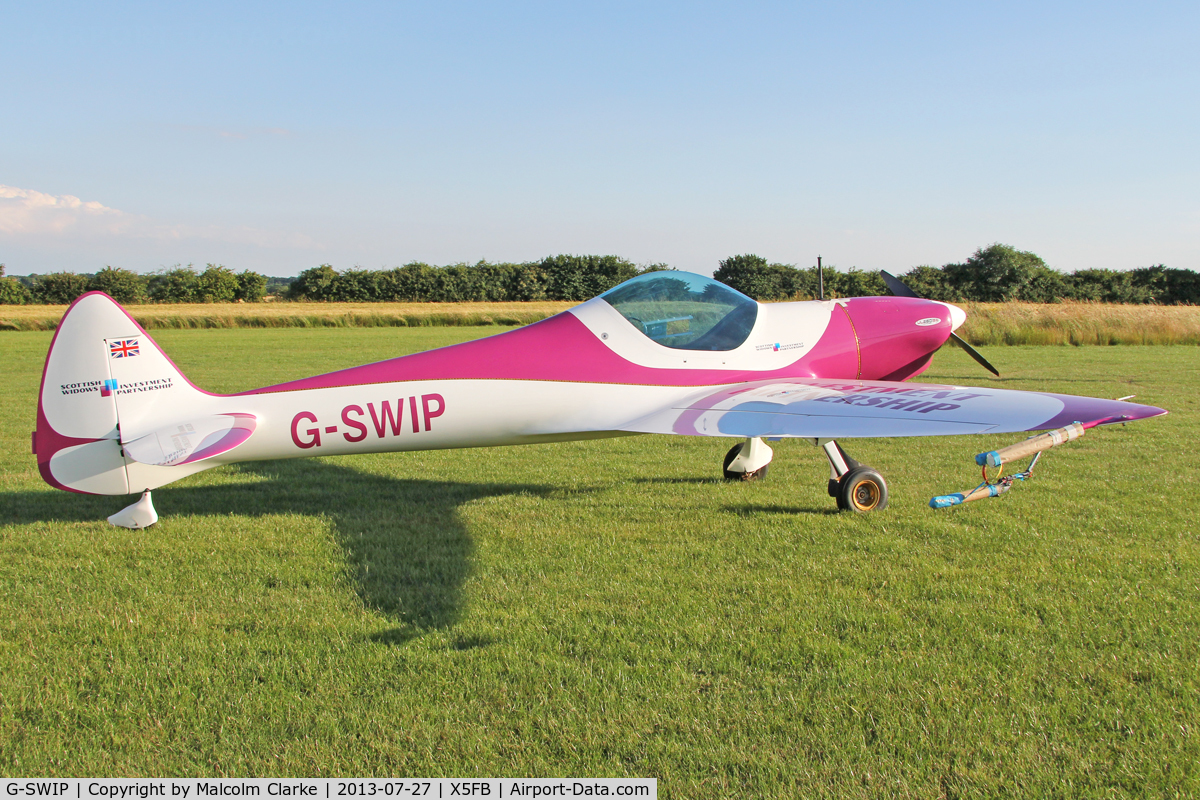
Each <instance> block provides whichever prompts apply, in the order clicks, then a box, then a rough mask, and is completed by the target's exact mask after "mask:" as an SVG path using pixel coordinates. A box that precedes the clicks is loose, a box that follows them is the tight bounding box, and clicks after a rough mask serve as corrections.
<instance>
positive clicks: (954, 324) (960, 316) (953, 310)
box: [942, 303, 967, 331]
mask: <svg viewBox="0 0 1200 800" xmlns="http://www.w3.org/2000/svg"><path fill="white" fill-rule="evenodd" d="M942 305H944V306H945V307H946V310H947V311H949V312H950V330H952V331H956V330H958V328H959V326H960V325H962V324H963V323H964V322H966V321H967V312H965V311H963V310H962V309H961V308H959V307H958V306H956V305H954V304H952V303H942Z"/></svg>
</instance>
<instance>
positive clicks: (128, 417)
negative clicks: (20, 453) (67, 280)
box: [33, 292, 254, 494]
mask: <svg viewBox="0 0 1200 800" xmlns="http://www.w3.org/2000/svg"><path fill="white" fill-rule="evenodd" d="M218 398H219V396H218V395H211V394H208V393H207V392H203V391H201V390H200V389H197V388H196V387H195V386H193V385H192V384H191V383H190V382H189V381H188V380H187V378H185V377H184V376H183V373H182V372H180V371H179V368H178V367H176V366H175V364H174V363H172V362H171V359H169V358H167V356H166V355H165V354H164V353H163V351H162V350H161V349H160V348H159V346H158V344H157V343H156V342H155V341H154V339H152V338H151V337H150V335H149V334H148V333H146V331H145V330H143V329H142V327H141V326H140V325H138V323H137V322H136V321H135V320H134V319H133V318H132V317H130V316H129V315H128V314H127V313H126V312H125V309H123V308H121V306H120V305H118V304H117V302H116V301H115V300H113V299H112V298H111V297H109V296H108V295H106V294H104V293H102V292H90V293H88V294H85V295H83V296H82V297H80V298H79V299H78V300H76V301H75V302H74V303H73V304H72V305H71V307H70V308H68V309H67V313H66V314H64V315H63V318H62V321H61V322H60V323H59V325H58V330H57V331H56V332H55V334H54V340H53V341H52V342H51V344H50V352H49V353H48V354H47V356H46V367H45V370H44V371H43V373H42V388H41V392H40V394H39V396H38V415H37V431H36V432H35V433H34V442H33V445H34V452H35V453H36V454H37V459H38V469H39V470H40V471H41V473H42V477H43V478H44V479H45V480H46V482H47V483H49V484H50V485H51V486H55V487H58V488H60V489H67V490H69V491H74V492H83V493H87V494H129V493H133V492H141V491H143V490H145V489H151V488H154V487H156V486H161V485H163V484H165V483H169V482H171V481H173V480H177V479H178V478H181V477H183V476H184V475H188V474H190V473H192V472H196V471H199V470H201V469H204V468H205V466H207V465H205V464H198V463H197V462H198V461H200V460H202V459H203V458H206V457H209V456H211V455H214V454H215V452H224V451H226V450H229V449H231V448H232V447H236V446H237V445H238V444H241V442H242V441H245V439H247V438H248V437H249V435H250V433H252V432H253V430H254V418H253V417H252V416H250V415H244V414H233V415H229V414H216V413H215V410H216V406H217V404H218V403H219V399H218ZM217 417H220V418H222V419H224V420H225V421H226V422H227V423H228V424H226V425H225V426H224V427H225V430H216V429H217V428H220V427H221V425H220V424H214V423H213V420H214V419H216V418H217ZM181 423H182V424H181ZM193 423H195V424H193ZM197 426H199V427H200V428H201V429H202V433H201V435H200V436H199V439H198V438H197V435H196V427H197ZM175 428H178V433H174V429H175ZM231 428H232V429H235V430H239V431H241V434H240V438H238V435H235V436H234V437H233V438H234V439H236V441H234V442H232V444H230V443H229V440H230V437H229V435H228V433H229V429H231ZM222 434H224V438H223V439H222ZM172 435H174V436H175V443H174V445H175V452H171V453H164V452H163V451H164V450H169V449H170V448H171V445H170V438H171V436H172ZM214 435H215V436H216V440H220V441H221V442H223V443H224V445H227V446H221V447H217V448H214V446H213V442H214V441H215V440H214V438H213V437H214ZM189 436H190V439H191V440H189ZM181 437H182V442H184V444H185V445H186V446H184V447H183V448H182V449H181V448H180V441H181ZM160 440H162V441H165V442H167V443H168V444H167V446H166V447H158V446H157V443H158V442H159V441H160ZM201 440H202V441H201ZM150 445H154V446H150ZM214 450H215V452H214ZM151 451H153V452H152V454H150V455H148V453H151ZM180 453H182V455H180ZM201 453H205V454H206V455H201Z"/></svg>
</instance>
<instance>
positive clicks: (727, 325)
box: [600, 270, 758, 351]
mask: <svg viewBox="0 0 1200 800" xmlns="http://www.w3.org/2000/svg"><path fill="white" fill-rule="evenodd" d="M600 297H601V299H603V300H604V301H606V302H607V303H608V304H609V305H610V306H612V307H613V308H615V309H616V310H617V311H618V312H619V313H620V314H621V316H622V317H624V318H625V319H626V320H628V321H629V323H630V324H631V325H633V327H635V328H637V329H638V330H639V331H641V332H642V333H643V334H644V335H645V336H646V337H648V338H650V339H652V340H653V341H655V342H657V343H658V344H661V345H662V346H664V347H670V348H673V349H675V350H709V351H728V350H735V349H737V348H738V347H740V346H741V345H742V343H743V342H745V341H746V338H747V337H748V336H749V335H750V330H751V329H752V328H753V327H754V321H755V320H756V319H757V318H758V303H756V302H754V301H753V300H751V299H750V298H749V297H746V295H744V294H742V293H741V292H738V291H735V290H733V289H730V288H729V287H728V286H726V285H725V284H723V283H718V282H717V281H715V280H713V279H712V278H706V277H704V276H703V275H695V274H693V273H691V272H676V271H674V270H664V271H662V272H648V273H646V274H645V275H639V276H637V277H636V278H631V279H630V280H627V281H625V282H624V283H622V284H621V285H620V286H617V287H615V288H613V289H609V290H608V291H607V292H605V293H604V294H602V295H600Z"/></svg>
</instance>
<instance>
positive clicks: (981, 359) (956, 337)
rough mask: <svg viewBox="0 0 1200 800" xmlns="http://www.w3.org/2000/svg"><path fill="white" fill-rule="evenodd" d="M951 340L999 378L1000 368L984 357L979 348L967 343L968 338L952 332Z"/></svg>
mask: <svg viewBox="0 0 1200 800" xmlns="http://www.w3.org/2000/svg"><path fill="white" fill-rule="evenodd" d="M950 340H951V341H952V342H954V343H955V344H956V345H958V346H959V347H961V348H962V349H963V350H966V351H967V355H969V356H970V357H971V358H973V359H975V360H976V361H978V362H979V365H980V366H981V367H983V368H984V369H986V370H987V371H988V372H990V373H992V374H993V375H995V376H996V377H997V378H999V377H1000V370H998V369H996V368H995V367H993V366H992V365H991V364H989V363H988V360H987V359H986V358H984V357H983V355H982V354H981V353H980V352H979V351H978V350H976V349H975V348H974V347H971V345H969V344H967V340H966V339H964V338H962V337H961V336H959V335H958V334H957V333H951V334H950Z"/></svg>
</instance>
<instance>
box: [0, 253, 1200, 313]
mask: <svg viewBox="0 0 1200 800" xmlns="http://www.w3.org/2000/svg"><path fill="white" fill-rule="evenodd" d="M663 269H669V267H667V266H666V265H665V264H652V265H649V266H639V265H637V264H634V263H633V262H631V261H627V260H625V259H623V258H619V257H618V256H575V255H557V256H550V257H547V258H544V259H542V260H541V261H529V262H523V263H490V262H487V261H480V262H479V263H477V264H454V265H451V266H445V267H438V266H432V265H430V264H425V263H421V262H413V263H410V264H405V265H404V266H402V267H396V268H394V269H384V270H368V269H357V268H356V269H349V270H345V271H341V272H339V271H338V270H336V269H334V268H333V267H332V266H330V265H328V264H322V265H320V266H317V267H312V268H311V269H306V270H304V271H303V272H301V273H300V275H299V276H298V277H296V278H268V277H266V276H264V275H260V274H259V273H257V272H251V271H249V270H247V271H244V272H239V273H235V272H233V271H232V270H230V269H228V268H226V267H224V266H222V265H220V264H208V265H207V266H206V268H205V269H204V270H196V269H195V268H193V267H192V266H191V265H188V266H186V267H182V266H176V267H173V268H171V269H166V270H161V271H159V272H155V273H152V274H150V275H139V274H137V273H134V272H130V271H129V270H125V269H119V268H116V267H106V268H105V269H103V270H101V271H99V272H97V273H95V274H92V275H81V274H77V273H73V272H58V273H53V274H49V275H32V276H27V277H21V278H5V277H4V267H3V265H0V304H17V305H19V304H26V303H46V304H65V303H70V302H72V301H73V300H74V299H75V298H76V297H78V296H79V295H81V294H83V293H84V292H89V291H95V290H99V291H103V292H106V293H107V294H109V295H111V296H112V297H113V298H115V299H116V300H117V301H118V302H121V303H144V302H151V303H228V302H237V301H243V302H248V303H254V302H259V301H261V300H262V299H263V298H264V296H266V295H268V294H275V295H278V296H280V297H282V298H283V299H287V300H294V301H301V302H303V301H307V302H357V303H374V302H448V303H454V302H504V301H528V300H560V301H582V300H587V299H589V298H591V297H595V296H596V295H598V294H600V293H602V292H605V291H607V290H609V289H611V288H612V287H614V286H616V285H617V284H619V283H622V282H623V281H626V280H628V279H630V278H633V277H635V276H637V275H639V274H642V273H644V272H651V271H657V270H663ZM824 275H825V295H826V297H861V296H869V295H884V294H887V293H888V292H887V287H886V286H885V285H884V283H883V279H882V278H880V276H879V273H878V272H875V271H866V270H859V269H855V268H853V267H852V268H850V269H849V270H848V271H845V272H842V271H840V270H838V269H836V268H832V267H830V268H826V269H825V271H824ZM714 277H716V279H717V280H719V281H721V282H723V283H725V284H727V285H729V286H731V287H733V288H734V289H737V290H739V291H741V292H743V293H744V294H747V295H749V296H750V297H753V298H755V299H756V300H803V299H808V298H813V297H816V296H817V294H818V286H817V281H818V278H817V268H816V267H809V268H797V267H796V266H794V265H791V264H773V263H768V262H767V260H766V259H765V258H762V257H761V256H756V255H739V256H733V257H731V258H727V259H724V260H722V261H721V262H720V264H719V267H718V269H717V271H716V273H715V274H714ZM901 277H902V279H903V280H904V282H905V283H906V284H908V286H909V287H910V288H912V290H913V291H914V292H916V293H917V294H919V295H921V296H922V297H927V298H930V299H933V300H944V301H947V302H962V301H981V302H1005V301H1010V300H1018V301H1025V302H1033V303H1054V302H1060V301H1062V300H1085V301H1099V302H1109V303H1155V304H1159V305H1183V304H1188V305H1195V304H1200V274H1198V273H1196V272H1195V271H1193V270H1184V269H1171V268H1168V267H1166V266H1163V265H1162V264H1159V265H1156V266H1152V267H1142V268H1139V269H1134V270H1128V271H1119V270H1108V269H1085V270H1078V271H1076V272H1074V273H1070V274H1065V273H1062V272H1057V271H1055V270H1053V269H1050V267H1048V266H1046V263H1045V262H1044V261H1043V260H1042V259H1041V258H1039V257H1038V256H1036V255H1034V254H1033V253H1029V252H1025V251H1022V250H1017V249H1015V248H1013V247H1010V246H1008V245H1003V244H993V245H990V246H988V247H983V248H980V249H978V250H976V251H975V252H974V253H973V254H972V255H971V256H970V258H968V259H966V261H964V262H962V263H957V264H946V265H944V266H941V267H932V266H919V267H915V268H913V269H912V270H910V271H909V272H907V273H905V274H904V275H903V276H901Z"/></svg>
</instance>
